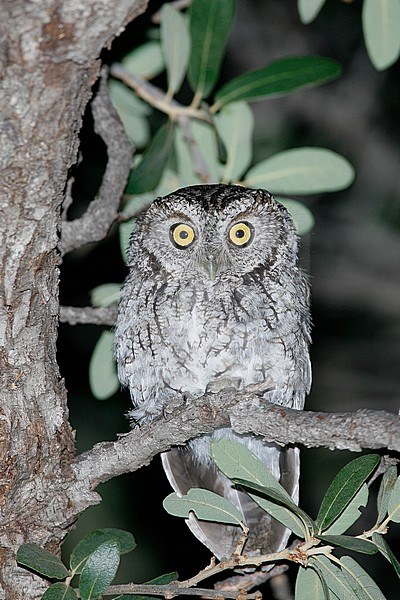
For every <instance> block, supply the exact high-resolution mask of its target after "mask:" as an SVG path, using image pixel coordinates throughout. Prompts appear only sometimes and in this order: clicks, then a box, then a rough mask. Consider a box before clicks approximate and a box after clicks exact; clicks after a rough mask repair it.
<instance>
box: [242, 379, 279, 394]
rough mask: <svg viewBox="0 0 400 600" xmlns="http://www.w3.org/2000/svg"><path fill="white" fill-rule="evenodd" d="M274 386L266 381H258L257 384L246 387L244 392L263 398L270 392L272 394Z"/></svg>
mask: <svg viewBox="0 0 400 600" xmlns="http://www.w3.org/2000/svg"><path fill="white" fill-rule="evenodd" d="M274 389H275V386H273V385H271V384H269V383H268V381H260V382H258V383H251V384H250V385H246V387H245V391H246V392H249V393H250V394H255V395H256V396H260V397H264V396H266V395H267V394H269V393H270V392H273V391H274Z"/></svg>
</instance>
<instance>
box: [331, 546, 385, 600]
mask: <svg viewBox="0 0 400 600" xmlns="http://www.w3.org/2000/svg"><path fill="white" fill-rule="evenodd" d="M340 565H341V567H342V572H343V573H344V575H345V577H346V579H347V581H348V582H349V584H350V586H351V589H352V590H353V594H354V595H353V596H352V597H353V598H357V599H360V600H386V598H385V596H384V595H383V594H382V592H381V590H380V589H379V588H378V586H377V585H376V583H375V581H374V580H373V579H372V578H371V577H370V576H369V575H368V573H366V572H365V571H364V569H363V568H362V567H361V566H360V565H359V564H358V562H356V561H355V560H354V559H353V558H351V557H350V556H342V558H341V559H340Z"/></svg>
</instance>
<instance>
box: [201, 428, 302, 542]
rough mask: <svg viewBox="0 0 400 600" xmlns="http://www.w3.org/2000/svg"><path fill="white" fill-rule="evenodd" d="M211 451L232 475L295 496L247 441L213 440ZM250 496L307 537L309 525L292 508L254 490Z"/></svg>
mask: <svg viewBox="0 0 400 600" xmlns="http://www.w3.org/2000/svg"><path fill="white" fill-rule="evenodd" d="M211 454H212V457H213V460H214V461H215V463H216V465H217V467H218V468H219V469H220V470H221V471H222V472H223V473H224V474H225V475H226V476H227V477H228V478H229V479H244V480H246V481H249V482H252V483H254V484H256V485H260V486H263V487H266V488H273V489H275V490H277V491H278V492H281V493H283V494H284V495H286V496H285V497H287V498H288V499H289V500H291V498H290V496H289V494H288V493H287V492H286V490H285V489H284V488H283V487H282V486H281V485H280V483H279V482H278V481H277V479H276V478H275V477H274V476H273V475H272V473H271V472H270V471H269V470H268V469H267V467H266V466H265V465H264V463H263V462H261V460H259V459H258V458H257V457H256V456H254V454H253V453H252V452H250V450H249V449H248V448H246V446H244V445H243V444H239V443H237V442H234V441H232V440H225V439H221V440H218V441H216V442H213V443H212V444H211ZM250 497H251V498H252V499H253V500H254V501H255V502H256V503H257V504H258V505H259V506H260V507H261V508H262V509H263V510H265V511H266V512H268V513H269V514H270V515H271V516H272V517H273V518H274V519H276V520H277V521H279V522H280V523H282V524H283V525H285V526H286V527H287V528H288V529H290V530H291V531H293V532H294V533H295V534H296V535H298V536H300V537H304V534H305V527H304V524H303V521H302V520H301V519H300V518H299V517H298V516H296V515H295V514H293V512H292V511H290V510H288V509H287V508H286V507H283V506H279V505H277V504H276V503H274V502H271V501H270V500H265V499H264V498H260V497H259V496H257V495H255V494H250Z"/></svg>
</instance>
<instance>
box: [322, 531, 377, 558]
mask: <svg viewBox="0 0 400 600" xmlns="http://www.w3.org/2000/svg"><path fill="white" fill-rule="evenodd" d="M316 537H317V538H318V539H319V540H322V541H323V542H326V543H327V544H329V546H340V547H341V548H346V549H347V550H353V551H354V552H361V553H362V554H376V553H377V552H378V548H377V547H376V546H375V544H373V543H372V542H370V541H368V540H363V539H360V538H356V537H353V536H351V535H317V536H316Z"/></svg>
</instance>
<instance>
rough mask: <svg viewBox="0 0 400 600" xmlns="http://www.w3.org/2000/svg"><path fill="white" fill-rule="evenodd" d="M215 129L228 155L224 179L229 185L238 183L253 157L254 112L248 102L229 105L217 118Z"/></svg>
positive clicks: (223, 174)
mask: <svg viewBox="0 0 400 600" xmlns="http://www.w3.org/2000/svg"><path fill="white" fill-rule="evenodd" d="M215 127H216V128H217V131H218V134H219V136H220V137H221V139H222V141H223V143H224V146H225V149H226V153H227V161H226V164H225V166H224V169H223V172H222V179H223V181H226V182H227V183H229V182H231V181H236V180H238V179H239V178H240V177H241V175H242V174H243V173H244V172H245V171H246V169H247V168H248V166H249V165H250V163H251V160H252V156H253V129H254V116H253V111H252V110H251V109H250V107H249V105H248V104H247V102H234V103H232V104H229V106H226V107H224V108H223V109H222V110H221V112H220V113H219V114H218V115H217V116H216V117H215Z"/></svg>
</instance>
